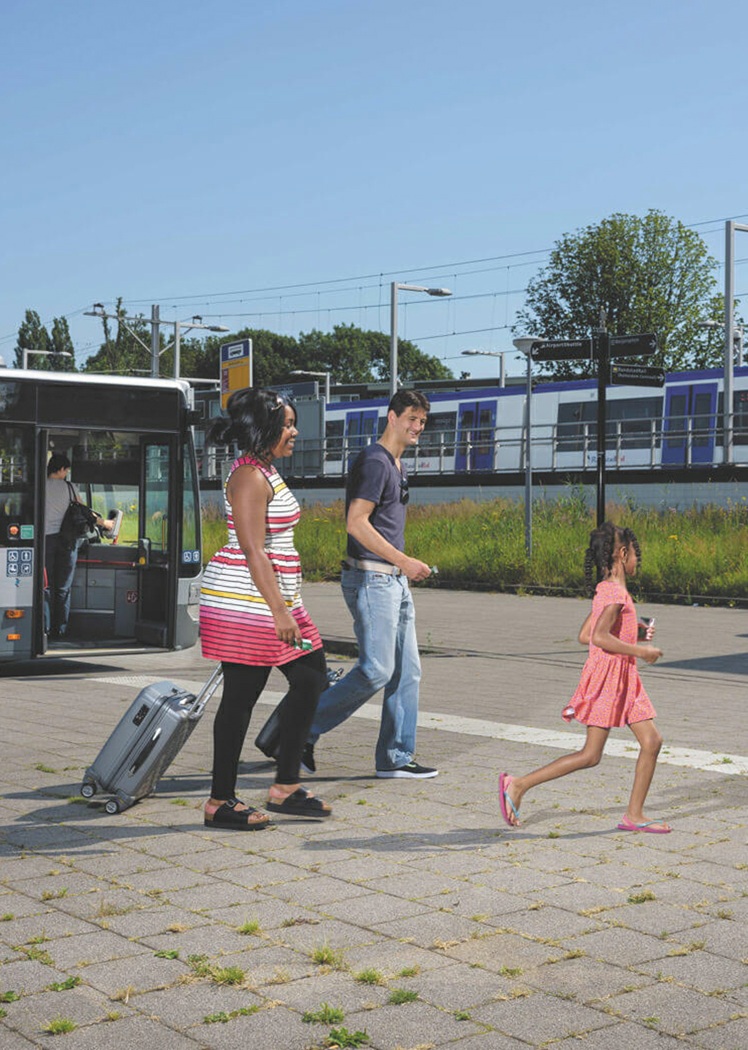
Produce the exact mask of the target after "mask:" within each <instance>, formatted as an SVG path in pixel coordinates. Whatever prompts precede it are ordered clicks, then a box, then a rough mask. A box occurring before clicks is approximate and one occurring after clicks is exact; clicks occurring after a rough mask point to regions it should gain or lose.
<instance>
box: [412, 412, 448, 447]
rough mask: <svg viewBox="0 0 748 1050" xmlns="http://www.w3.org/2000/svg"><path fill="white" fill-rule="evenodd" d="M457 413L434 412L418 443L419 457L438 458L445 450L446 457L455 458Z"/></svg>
mask: <svg viewBox="0 0 748 1050" xmlns="http://www.w3.org/2000/svg"><path fill="white" fill-rule="evenodd" d="M456 426H457V413H456V412H433V413H432V414H431V415H430V416H429V418H428V422H427V423H426V428H425V430H424V432H423V434H422V435H421V440H420V441H419V442H418V455H419V456H420V457H421V458H423V457H425V456H438V455H439V452H440V450H442V449H443V452H444V455H445V456H453V455H454V451H455V427H456Z"/></svg>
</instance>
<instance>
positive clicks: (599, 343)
mask: <svg viewBox="0 0 748 1050" xmlns="http://www.w3.org/2000/svg"><path fill="white" fill-rule="evenodd" d="M592 346H593V351H592V352H593V355H594V356H595V357H596V358H597V525H598V528H599V527H600V525H602V523H603V522H604V521H605V438H606V434H605V431H606V426H607V418H606V415H607V414H606V405H605V395H606V390H607V386H608V379H609V375H608V373H609V372H610V336H609V335H608V333H607V332H606V331H597V332H593V334H592Z"/></svg>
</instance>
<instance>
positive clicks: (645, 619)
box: [637, 616, 655, 642]
mask: <svg viewBox="0 0 748 1050" xmlns="http://www.w3.org/2000/svg"><path fill="white" fill-rule="evenodd" d="M654 623H655V618H654V616H640V617H639V623H638V624H637V627H638V634H637V640H638V641H640V642H649V641H651V639H652V635H653V634H654Z"/></svg>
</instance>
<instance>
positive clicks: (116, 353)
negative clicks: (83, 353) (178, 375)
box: [83, 298, 170, 375]
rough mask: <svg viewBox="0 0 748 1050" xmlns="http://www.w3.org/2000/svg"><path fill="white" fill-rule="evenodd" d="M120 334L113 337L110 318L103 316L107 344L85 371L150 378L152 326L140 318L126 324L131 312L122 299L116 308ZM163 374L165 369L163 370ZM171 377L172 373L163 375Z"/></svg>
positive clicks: (140, 316)
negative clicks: (123, 304) (128, 313)
mask: <svg viewBox="0 0 748 1050" xmlns="http://www.w3.org/2000/svg"><path fill="white" fill-rule="evenodd" d="M114 312H115V314H116V315H117V331H116V333H115V335H114V336H112V329H111V326H110V324H109V319H108V318H106V317H102V319H101V323H102V327H103V330H104V341H103V343H102V344H101V346H100V347H99V349H98V351H97V352H96V353H95V354H93V356H91V357H89V358H88V360H87V361H86V363H85V365H84V367H83V370H84V371H85V372H103V373H105V374H107V375H150V373H151V349H150V348H151V326H150V324H149V323H148V322H147V321H146V319H145V318H144V317H143V316H142V315H139V316H138V317H137V319H136V320H135V321H125V320H124V318H125V317H126V315H127V311H126V310H125V309H124V308H123V306H122V299H121V298H119V299H117V305H116V307H115V311H114ZM162 371H163V368H162ZM163 374H165V375H168V374H170V373H168V372H163Z"/></svg>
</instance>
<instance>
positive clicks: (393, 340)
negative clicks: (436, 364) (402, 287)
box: [390, 281, 397, 398]
mask: <svg viewBox="0 0 748 1050" xmlns="http://www.w3.org/2000/svg"><path fill="white" fill-rule="evenodd" d="M396 393H397V281H393V282H392V284H391V285H390V398H393V397H394V396H395V394H396Z"/></svg>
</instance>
